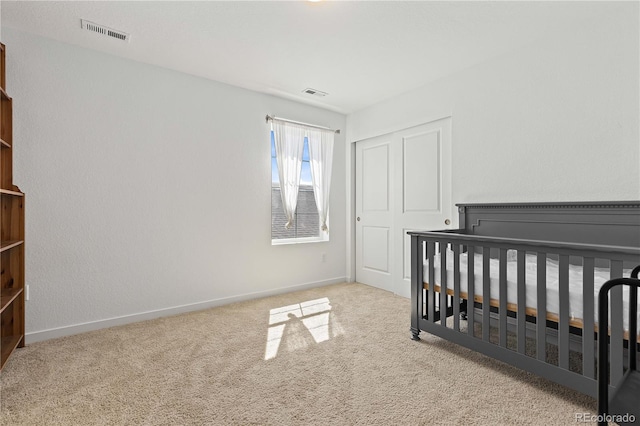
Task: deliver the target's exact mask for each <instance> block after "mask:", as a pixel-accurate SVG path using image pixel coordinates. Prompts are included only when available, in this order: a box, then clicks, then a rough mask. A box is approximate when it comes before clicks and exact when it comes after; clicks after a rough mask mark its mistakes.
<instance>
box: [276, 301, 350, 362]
mask: <svg viewBox="0 0 640 426" xmlns="http://www.w3.org/2000/svg"><path fill="white" fill-rule="evenodd" d="M330 316H331V303H330V302H329V298H327V297H323V298H320V299H315V300H308V301H306V302H301V303H296V304H294V305H288V306H282V307H279V308H274V309H271V311H270V312H269V329H268V330H267V345H266V349H265V354H264V359H265V360H269V359H272V358H275V357H276V355H278V351H279V350H280V348H281V346H283V341H286V346H287V349H289V350H296V349H300V348H303V347H306V346H308V345H309V343H310V342H311V340H310V339H309V337H311V338H312V341H313V342H315V343H322V342H325V341H327V340H329V339H330V338H331V337H335V336H336V335H338V334H341V330H340V328H339V327H335V326H332V323H331V318H330Z"/></svg>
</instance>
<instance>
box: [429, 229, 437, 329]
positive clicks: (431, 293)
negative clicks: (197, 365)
mask: <svg viewBox="0 0 640 426" xmlns="http://www.w3.org/2000/svg"><path fill="white" fill-rule="evenodd" d="M435 253H436V244H435V243H434V242H433V241H427V259H429V271H428V275H429V289H428V290H427V319H428V320H429V321H431V322H434V321H435V292H434V287H435V286H436V273H435V268H436V266H435V265H434V263H435V257H434V255H435Z"/></svg>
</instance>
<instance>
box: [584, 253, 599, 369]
mask: <svg viewBox="0 0 640 426" xmlns="http://www.w3.org/2000/svg"><path fill="white" fill-rule="evenodd" d="M594 265H595V262H594V260H593V257H585V258H584V259H583V260H582V312H583V315H582V317H583V321H582V324H583V329H582V374H583V375H584V376H587V377H589V378H592V379H595V378H596V374H595V373H596V372H595V355H594V351H595V347H594V344H595V342H594V338H593V334H594V331H595V330H594V324H595V318H596V317H595V313H594V303H595V301H594V299H595V297H594V293H593V291H594V289H593V271H594Z"/></svg>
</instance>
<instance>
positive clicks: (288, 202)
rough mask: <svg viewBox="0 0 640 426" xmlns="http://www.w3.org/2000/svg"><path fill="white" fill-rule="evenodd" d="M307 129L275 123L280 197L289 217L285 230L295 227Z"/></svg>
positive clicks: (274, 132) (274, 131)
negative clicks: (294, 221)
mask: <svg viewBox="0 0 640 426" xmlns="http://www.w3.org/2000/svg"><path fill="white" fill-rule="evenodd" d="M304 132H305V129H304V128H303V127H300V126H296V125H293V124H289V123H284V122H279V121H273V136H274V141H275V146H276V161H277V162H278V177H279V179H280V195H281V196H282V207H283V209H284V214H285V215H286V217H287V224H286V225H285V228H287V229H289V228H290V227H291V225H293V220H294V215H295V212H296V206H297V204H298V188H299V187H300V171H301V169H302V150H303V148H304Z"/></svg>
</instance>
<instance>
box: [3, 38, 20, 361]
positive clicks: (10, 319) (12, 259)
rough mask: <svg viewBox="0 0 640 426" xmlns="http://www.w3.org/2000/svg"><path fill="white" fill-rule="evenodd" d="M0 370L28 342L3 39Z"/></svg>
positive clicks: (10, 116)
mask: <svg viewBox="0 0 640 426" xmlns="http://www.w3.org/2000/svg"><path fill="white" fill-rule="evenodd" d="M0 49H1V51H0V167H1V169H0V211H1V216H0V225H1V226H0V231H1V232H0V261H1V278H0V370H2V368H3V367H4V366H5V363H6V362H7V360H8V359H9V356H10V355H11V353H12V352H13V351H14V350H15V349H16V348H18V347H22V346H24V199H25V197H24V194H23V193H22V192H21V191H20V188H18V187H17V186H15V185H14V184H13V125H12V124H13V109H12V100H11V97H9V95H8V94H7V92H6V85H5V82H6V79H5V46H4V44H2V43H0Z"/></svg>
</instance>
